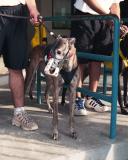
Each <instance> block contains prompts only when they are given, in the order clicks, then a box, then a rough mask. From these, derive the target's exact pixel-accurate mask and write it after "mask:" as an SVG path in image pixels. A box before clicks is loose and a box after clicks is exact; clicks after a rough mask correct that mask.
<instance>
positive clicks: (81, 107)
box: [74, 64, 87, 116]
mask: <svg viewBox="0 0 128 160" xmlns="http://www.w3.org/2000/svg"><path fill="white" fill-rule="evenodd" d="M79 68H80V79H79V82H78V86H77V87H79V88H82V85H83V74H84V73H83V72H84V64H79ZM74 115H81V116H84V115H87V111H86V109H85V100H84V99H82V96H81V92H76V103H75V109H74Z"/></svg>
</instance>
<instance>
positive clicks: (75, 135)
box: [70, 131, 77, 139]
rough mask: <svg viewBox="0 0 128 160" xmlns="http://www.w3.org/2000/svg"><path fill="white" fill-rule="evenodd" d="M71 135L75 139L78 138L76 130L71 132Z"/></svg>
mask: <svg viewBox="0 0 128 160" xmlns="http://www.w3.org/2000/svg"><path fill="white" fill-rule="evenodd" d="M70 136H71V137H72V138H73V139H77V133H76V132H75V131H74V132H71V134H70Z"/></svg>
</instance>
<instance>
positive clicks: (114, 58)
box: [44, 15, 120, 139]
mask: <svg viewBox="0 0 128 160" xmlns="http://www.w3.org/2000/svg"><path fill="white" fill-rule="evenodd" d="M73 20H75V21H77V20H78V21H79V20H113V22H114V40H113V55H112V56H105V55H98V54H92V53H91V54H90V53H83V52H78V57H82V58H87V59H91V60H96V61H110V62H112V63H113V68H112V95H111V96H107V95H104V94H101V93H94V92H91V91H90V90H88V89H85V88H78V91H80V92H82V93H84V94H87V95H90V96H93V97H96V98H100V99H103V100H105V101H108V102H111V104H112V109H111V120H110V138H112V139H114V138H115V137H116V115H117V96H118V63H119V62H118V61H119V28H120V23H119V19H118V18H117V17H116V16H115V15H86V16H55V17H44V21H50V22H51V21H73Z"/></svg>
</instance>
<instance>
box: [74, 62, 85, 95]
mask: <svg viewBox="0 0 128 160" xmlns="http://www.w3.org/2000/svg"><path fill="white" fill-rule="evenodd" d="M79 68H80V80H79V82H78V87H79V88H81V87H82V85H83V74H84V73H83V72H84V65H83V64H79ZM76 97H80V98H81V92H77V93H76Z"/></svg>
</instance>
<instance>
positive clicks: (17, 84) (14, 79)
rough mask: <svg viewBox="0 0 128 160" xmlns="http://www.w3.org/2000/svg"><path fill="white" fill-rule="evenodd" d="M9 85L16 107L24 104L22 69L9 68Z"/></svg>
mask: <svg viewBox="0 0 128 160" xmlns="http://www.w3.org/2000/svg"><path fill="white" fill-rule="evenodd" d="M9 87H10V90H11V95H12V99H13V101H14V106H15V107H23V106H24V77H23V74H22V70H13V69H9Z"/></svg>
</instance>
